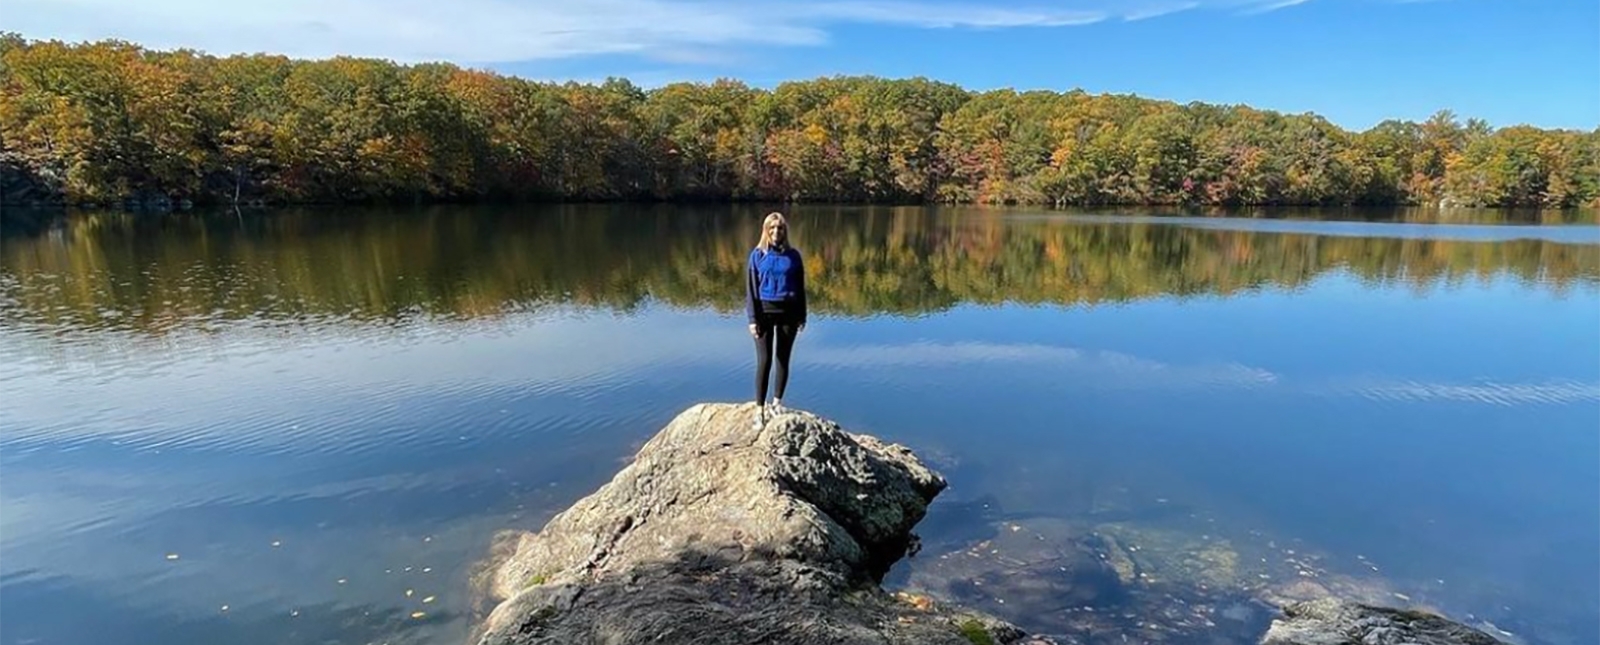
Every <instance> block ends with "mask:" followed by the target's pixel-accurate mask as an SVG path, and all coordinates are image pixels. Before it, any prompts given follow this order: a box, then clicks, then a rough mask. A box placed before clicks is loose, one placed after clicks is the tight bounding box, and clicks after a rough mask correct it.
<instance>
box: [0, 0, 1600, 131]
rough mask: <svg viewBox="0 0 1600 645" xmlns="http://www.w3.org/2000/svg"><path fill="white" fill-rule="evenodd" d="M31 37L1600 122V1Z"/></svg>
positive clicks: (1380, 1)
mask: <svg viewBox="0 0 1600 645" xmlns="http://www.w3.org/2000/svg"><path fill="white" fill-rule="evenodd" d="M0 6H3V7H4V9H3V11H0V13H3V14H4V15H5V16H6V23H7V24H6V25H5V26H3V27H0V28H3V29H7V30H12V31H18V32H20V33H22V34H23V35H24V36H26V37H31V38H61V39H66V40H84V39H97V38H106V37H115V38H122V39H126V40H131V41H134V42H138V43H141V44H145V45H148V46H151V47H159V48H171V47H191V48H196V49H201V50H204V51H208V52H212V53H216V54H228V53H234V52H257V51H266V52H273V53H284V54H288V55H291V56H297V57H309V58H319V57H325V56H330V55H335V54H351V55H358V56H377V57H382V58H389V59H393V60H397V61H401V62H416V61H424V60H449V61H452V62H456V63H458V64H462V65H467V66H472V67H486V68H491V69H495V70H498V71H501V72H505V73H510V74H517V75H522V76H527V77H530V78H538V79H555V80H564V79H577V80H583V81H598V80H600V79H603V78H605V77H606V76H623V77H627V78H629V79H632V80H633V81H634V82H636V83H639V84H640V85H644V86H647V87H649V86H655V85H659V84H662V83H666V82H671V81H678V80H688V81H706V80H712V79H715V78H718V77H729V78H738V79H741V80H744V81H746V82H748V83H751V84H753V85H758V86H762V87H770V86H772V85H774V84H776V83H778V82H781V81H785V80H791V79H806V78H815V77H817V76H825V75H833V74H873V75H879V76H888V77H906V76H925V77H929V78H933V79H937V80H942V81H948V82H951V83H956V84H958V85H961V86H963V87H966V88H969V89H979V90H981V89H990V88H1000V87H1014V88H1018V89H1052V90H1068V89H1073V88H1082V89H1085V90H1088V91H1090V92H1095V93H1099V92H1114V93H1132V94H1138V95H1140V96H1147V97H1152V98H1162V99H1170V100H1176V101H1180V102H1187V101H1204V102H1209V103H1244V104H1249V105H1253V106H1256V107H1262V108H1267V109H1274V110H1281V111H1287V112H1316V113H1318V114H1322V115H1324V116H1326V117H1328V118H1329V119H1331V120H1333V121H1334V122H1336V123H1338V124H1340V125H1342V126H1345V127H1347V128H1354V129H1361V128H1366V127H1369V126H1371V125H1373V124H1375V123H1377V122H1378V121H1381V120H1383V119H1386V118H1402V119H1412V120H1421V119H1425V118H1427V117H1428V115H1430V114H1432V113H1433V112H1434V111H1436V110H1439V109H1450V110H1453V111H1454V112H1456V113H1457V114H1458V115H1460V116H1462V117H1463V118H1465V117H1479V118H1483V119H1486V120H1487V121H1489V122H1490V124H1491V125H1494V126H1497V127H1499V126H1506V125H1513V124H1519V123H1527V124H1532V125H1537V126H1541V127H1566V128H1580V129H1585V130H1587V129H1593V128H1596V127H1600V2H1596V1H1595V0H1298V1H1296V0H1053V1H1032V0H996V1H993V2H988V3H972V2H954V1H951V0H827V1H820V2H804V1H801V0H757V1H754V2H737V1H730V0H568V1H564V2H555V1H551V0H457V1H455V2H430V1H428V0H278V1H276V2H260V3H220V2H214V1H213V0H140V1H139V2H127V1H126V0H0Z"/></svg>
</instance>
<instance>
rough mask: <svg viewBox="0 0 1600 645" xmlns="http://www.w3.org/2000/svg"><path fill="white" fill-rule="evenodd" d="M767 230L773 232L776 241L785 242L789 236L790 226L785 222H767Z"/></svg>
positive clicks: (773, 239) (773, 238)
mask: <svg viewBox="0 0 1600 645" xmlns="http://www.w3.org/2000/svg"><path fill="white" fill-rule="evenodd" d="M767 231H769V232H771V233H772V241H774V242H783V241H785V240H787V239H788V238H789V226H788V225H786V224H784V223H783V222H767Z"/></svg>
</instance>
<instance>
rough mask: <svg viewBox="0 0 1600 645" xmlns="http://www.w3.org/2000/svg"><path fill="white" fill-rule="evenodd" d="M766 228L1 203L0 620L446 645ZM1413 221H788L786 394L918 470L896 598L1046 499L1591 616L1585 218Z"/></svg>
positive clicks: (1593, 494)
mask: <svg viewBox="0 0 1600 645" xmlns="http://www.w3.org/2000/svg"><path fill="white" fill-rule="evenodd" d="M762 212H764V211H758V210H754V209H746V208H731V209H730V208H716V209H681V208H641V207H562V208H542V209H534V208H521V209H510V208H507V209H463V208H438V209H422V210H407V211H342V210H341V211H332V210H330V211H293V212H278V213H267V214H259V213H258V214H249V213H247V214H244V215H239V216H236V215H234V214H223V215H205V216H199V215H196V216H190V215H175V216H169V217H165V218H137V217H130V216H123V215H115V214H103V215H81V216H75V217H72V218H68V219H65V220H52V219H48V218H31V219H24V218H20V217H19V216H14V215H8V217H16V218H17V219H13V220H12V221H10V222H9V223H8V226H9V227H8V228H6V229H4V231H3V233H4V235H3V238H0V363H3V364H4V365H5V370H4V371H3V372H0V553H3V557H0V613H3V614H4V621H5V622H4V627H3V629H0V641H3V642H5V643H19V644H20V643H81V642H97V643H146V642H232V643H321V642H329V641H338V642H354V643H361V642H389V643H456V642H461V641H462V640H463V639H464V638H465V637H466V635H467V632H468V629H469V628H470V626H471V624H472V621H473V619H474V617H473V616H472V613H471V612H472V611H473V604H472V598H471V597H470V589H471V587H470V585H469V580H470V577H471V575H472V573H473V569H472V567H473V565H474V564H475V563H476V562H478V561H479V560H480V559H481V558H482V557H483V556H484V555H485V553H486V550H487V548H488V546H489V544H490V542H491V539H492V537H493V535H494V534H495V532H496V531H499V530H501V529H505V528H537V527H538V526H539V525H540V524H541V523H542V521H543V520H544V519H546V518H548V517H549V516H550V515H551V514H552V513H554V512H555V511H557V510H559V509H561V508H563V507H564V506H565V505H567V504H569V503H570V502H571V501H573V500H574V499H576V498H577V497H579V496H581V495H583V494H585V493H587V492H589V491H590V490H593V488H594V487H595V486H597V485H599V484H600V483H602V482H604V481H605V480H606V479H608V478H609V477H610V476H611V474H612V473H613V472H614V471H615V470H616V469H617V468H618V467H619V465H620V464H621V463H622V461H623V460H624V459H626V458H627V456H628V455H629V454H631V453H632V451H633V450H635V449H636V448H637V447H638V445H639V444H640V443H642V442H643V441H644V440H645V439H646V438H648V437H649V436H650V435H651V434H653V433H654V432H655V431H656V430H657V429H659V427H660V426H662V425H663V424H665V423H666V422H667V421H668V420H669V419H670V418H671V417H672V416H673V415H675V414H676V413H677V412H679V411H681V410H682V409H683V408H685V407H687V406H688V405H690V404H692V403H694V402H697V401H704V400H740V399H743V398H746V397H748V396H750V394H749V392H750V390H751V384H750V376H749V371H750V368H751V364H752V358H753V356H752V352H751V351H750V350H751V347H750V343H749V339H748V336H747V335H745V333H744V331H743V324H742V316H741V313H740V311H739V307H740V300H739V299H740V296H741V293H740V291H739V287H738V285H739V284H740V283H739V281H738V275H739V269H740V263H741V262H742V260H743V259H744V255H745V253H746V250H747V249H748V248H749V245H750V244H751V243H752V240H753V239H754V236H755V234H756V224H757V223H758V221H759V215H760V214H761V213H762ZM1402 219H1404V220H1405V221H1401V222H1385V221H1343V222H1329V223H1324V222H1315V221H1309V220H1306V219H1299V218H1291V219H1268V220H1261V219H1217V218H1159V217H1147V216H1131V215H1130V216H1117V215H1112V216H1106V215H1101V214H1094V215H1088V214H1074V215H1062V214H1047V213H1037V212H1029V211H965V210H948V209H945V210H923V209H904V208H902V209H825V208H800V209H796V210H795V211H794V212H793V217H792V223H793V227H794V235H795V238H796V242H797V243H798V244H799V245H800V247H801V248H802V249H803V250H804V251H805V252H806V253H807V257H808V260H809V261H810V263H811V264H812V265H813V272H814V273H813V282H814V286H813V288H814V289H815V291H814V293H813V300H814V302H815V303H816V304H814V305H813V307H814V308H815V309H816V310H817V312H818V313H817V314H816V315H815V316H814V320H813V323H812V325H811V326H810V327H808V330H807V332H806V334H805V335H804V336H803V337H802V339H801V341H800V344H799V345H798V346H797V348H796V354H795V356H796V373H795V376H794V379H793V381H792V385H791V393H790V395H789V397H787V399H788V402H789V403H790V404H791V405H794V406H799V407H804V408H807V409H810V410H813V411H816V412H819V413H822V414H824V415H827V416H830V417H833V418H835V419H837V420H839V421H840V422H841V423H843V424H845V425H846V426H847V427H849V428H851V429H854V430H860V431H865V432H871V433H874V434H878V435H880V436H884V437H886V438H889V439H892V440H895V441H901V442H904V443H907V444H908V445H911V446H912V447H913V448H914V449H916V450H918V452H919V453H920V454H923V455H924V456H925V457H926V458H927V459H928V460H929V461H931V462H933V463H934V464H935V465H937V466H938V467H939V468H940V470H941V472H943V473H944V474H945V475H946V476H947V477H948V478H949V479H950V481H951V484H952V486H951V488H950V490H949V491H947V492H946V493H945V494H944V496H942V497H941V498H940V500H939V501H938V503H937V504H936V505H935V508H934V511H933V512H932V513H931V514H930V516H929V518H928V520H927V521H926V522H925V523H924V527H923V530H922V534H923V538H924V542H925V543H926V544H927V545H929V546H928V547H927V548H925V550H924V552H923V555H921V556H919V558H918V559H917V560H913V561H910V562H907V563H904V564H903V565H902V567H901V568H900V570H899V571H898V573H897V574H896V576H894V578H893V581H894V582H895V583H896V584H908V583H909V582H914V581H915V580H916V579H917V578H916V576H917V574H918V571H919V567H922V568H926V567H931V566H933V564H932V562H934V560H935V559H936V557H937V555H939V554H940V553H941V550H943V551H952V552H953V551H954V550H958V549H961V548H965V547H966V546H969V545H970V543H971V540H972V539H975V538H974V537H973V536H981V534H982V533H983V530H984V527H992V526H996V525H1001V526H1004V525H1008V523H1016V524H1019V525H1026V526H1030V527H1031V526H1047V525H1049V521H1055V520H1060V521H1064V522H1071V523H1075V524H1074V525H1083V526H1096V527H1100V528H1101V529H1103V530H1107V531H1121V533H1117V534H1118V535H1122V536H1125V539H1129V540H1133V541H1136V542H1139V543H1140V544H1145V545H1147V546H1145V548H1146V549H1160V548H1162V541H1161V540H1160V539H1157V538H1156V537H1153V536H1181V537H1183V539H1193V540H1202V541H1207V543H1208V544H1212V543H1217V544H1226V545H1227V547H1226V548H1227V550H1228V552H1229V553H1232V554H1233V555H1232V556H1229V557H1231V558H1234V559H1235V560H1237V563H1236V564H1237V569H1238V571H1237V572H1236V574H1237V575H1236V577H1237V578H1239V579H1242V580H1246V581H1258V580H1259V581H1261V582H1259V583H1253V584H1256V585H1257V586H1258V587H1262V588H1267V587H1270V586H1271V585H1274V584H1278V583H1279V581H1280V580H1281V579H1282V578H1283V577H1284V576H1291V577H1292V576H1295V575H1296V574H1297V573H1298V572H1299V571H1303V570H1305V569H1307V568H1313V567H1312V565H1310V564H1308V562H1311V561H1315V562H1316V563H1317V564H1316V565H1315V567H1314V568H1317V569H1318V571H1317V572H1316V573H1317V575H1318V576H1326V577H1325V578H1318V580H1321V581H1323V582H1325V583H1326V584H1328V585H1330V586H1331V585H1332V583H1331V582H1328V581H1331V580H1334V579H1338V580H1340V581H1342V583H1344V584H1350V585H1354V586H1356V587H1359V588H1360V589H1362V590H1365V591H1368V592H1371V593H1374V594H1385V595H1387V596H1389V597H1391V599H1392V600H1393V601H1394V602H1397V603H1400V602H1402V601H1401V600H1400V599H1402V598H1403V599H1405V600H1404V601H1403V602H1404V603H1413V604H1419V605H1423V606H1428V607H1434V608H1438V609H1440V610H1443V611H1446V612H1449V613H1450V614H1451V615H1452V616H1455V617H1457V618H1462V619H1467V620H1471V621H1473V622H1474V623H1475V624H1487V625H1493V627H1494V628H1498V629H1503V630H1505V631H1506V632H1508V633H1511V634H1514V635H1515V636H1514V638H1517V639H1521V640H1523V641H1525V642H1528V643H1579V642H1587V641H1588V640H1589V639H1590V638H1592V636H1593V635H1594V634H1595V633H1596V632H1597V631H1600V617H1597V615H1596V611H1595V607H1597V606H1600V584H1597V581H1596V579H1595V577H1594V572H1595V571H1596V570H1600V459H1597V455H1600V433H1597V432H1596V430H1597V426H1600V361H1597V358H1600V337H1597V333H1596V330H1600V227H1596V226H1595V225H1594V224H1593V221H1592V218H1591V219H1588V220H1583V221H1580V222H1578V223H1572V222H1568V221H1564V220H1557V221H1553V222H1552V221H1537V220H1536V221H1533V222H1525V223H1517V222H1515V221H1498V220H1496V221H1492V222H1490V221H1485V220H1483V219H1481V218H1480V219H1477V220H1472V221H1466V222H1453V221H1448V220H1440V219H1439V218H1433V219H1430V220H1428V221H1424V222H1421V223H1419V222H1417V221H1415V220H1414V219H1412V218H1402ZM1126 536H1132V537H1126ZM1219 540H1220V541H1222V542H1217V541H1219ZM930 556H931V557H930ZM1257 560H1260V562H1259V563H1257V562H1256V561H1257ZM1286 562H1287V563H1288V564H1285V563H1286ZM1016 605H1017V603H1015V602H1014V603H1013V604H1012V606H1011V607H1010V608H1008V607H1005V606H1003V605H999V604H994V605H989V606H987V607H986V608H989V609H993V610H995V611H998V612H1001V613H1006V612H1010V613H1011V614H1013V615H1012V616H1010V617H1012V618H1013V619H1016V620H1019V621H1020V622H1023V623H1024V624H1025V626H1026V625H1028V623H1029V621H1030V620H1032V621H1034V622H1035V625H1034V626H1035V627H1036V628H1039V629H1049V628H1052V625H1053V624H1052V623H1050V621H1049V620H1047V618H1048V617H1047V616H1045V614H1044V613H1039V612H1030V611H1027V610H1024V609H1021V608H1018V607H1017V606H1016ZM1229 611H1234V610H1231V609H1230V610H1229ZM417 612H421V614H420V615H418V614H417ZM1030 614H1031V615H1030Z"/></svg>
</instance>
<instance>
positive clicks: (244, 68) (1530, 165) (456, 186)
mask: <svg viewBox="0 0 1600 645" xmlns="http://www.w3.org/2000/svg"><path fill="white" fill-rule="evenodd" d="M1065 81H1066V79H1064V82H1065ZM1373 100H1381V99H1380V98H1379V97H1374V98H1373ZM0 141H3V144H4V145H3V147H0V190H3V192H4V194H3V195H0V196H3V197H4V199H5V201H6V202H7V203H12V204H17V203H35V204H37V203H48V204H75V205H128V204H133V205H144V204H150V203H163V204H165V203H169V202H170V203H173V204H180V203H181V204H236V203H248V204H296V203H298V204H313V203H373V202H475V201H780V202H829V203H868V204H891V203H893V204H932V203H946V204H1036V205H1045V206H1058V207H1061V206H1084V205H1130V204H1142V205H1179V206H1184V205H1192V206H1223V207H1227V206H1244V205H1306V206H1332V205H1341V206H1342V205H1387V206H1395V205H1428V206H1439V205H1444V206H1452V205H1459V206H1491V207H1531V208H1572V207H1595V206H1600V127H1597V128H1596V129H1595V130H1591V131H1587V132H1585V131H1572V130H1552V129H1543V128H1537V127H1532V126H1527V125H1510V126H1507V127H1500V128H1495V127H1491V126H1490V125H1489V124H1487V123H1485V122H1484V121H1482V120H1479V119H1471V118H1468V119H1465V120H1463V119H1461V118H1459V117H1458V116H1457V115H1455V114H1454V113H1452V112H1450V111H1440V112H1438V113H1436V114H1434V115H1433V116H1432V117H1431V118H1429V119H1427V120H1426V121H1423V122H1420V123H1417V122H1410V121H1400V120H1391V121H1385V122H1383V123H1380V124H1377V125H1375V126H1373V127H1371V128H1370V129H1367V130H1364V131H1358V132H1356V131H1348V130H1346V129H1343V128H1341V127H1339V126H1337V125H1335V124H1333V123H1331V122H1329V121H1328V120H1327V119H1325V118H1322V117H1320V116H1317V115H1314V114H1283V113H1278V112H1273V111H1268V110H1261V109H1255V108H1251V107H1248V106H1242V105H1213V104H1205V103H1186V104H1179V103H1173V102H1167V101H1158V100H1151V99H1146V98H1140V97H1137V96H1129V95H1108V94H1090V93H1086V92H1084V91H1079V90H1073V91H1060V92H1058V91H1046V90H1030V91H1017V90H993V91H983V92H975V91H969V90H966V89H963V88H961V87H958V86H955V85H952V84H948V83H942V82H938V81H935V80H929V79H924V78H911V79H885V78H876V77H843V76H841V77H828V78H817V79H811V80H797V81H791V82H785V83H781V84H778V85H776V86H775V87H773V88H772V89H763V88H757V87H752V86H749V85H747V84H745V83H742V82H740V81H737V80H729V79H724V80H719V81H716V82H712V83H675V84H669V85H665V86H662V87H657V88H652V89H648V90H647V89H643V88H640V87H638V86H636V85H634V84H633V83H631V82H629V81H627V80H625V79H615V78H613V79H609V80H607V81H605V82H603V83H599V84H593V83H588V84H586V83H577V82H566V83H555V82H541V81H533V80H527V79H522V78H517V77H512V76H506V75H500V74H496V73H492V72H488V71H481V70H475V69H466V68H461V67H458V66H455V65H450V64H442V63H440V64H418V65H400V64H396V63H392V62H388V61H383V60H374V59H359V58H334V59H329V60H316V61H308V60H295V59H290V58H287V57H284V56H275V55H265V54H261V55H249V56H228V57H218V56H212V55H207V54H204V53H201V52H195V51H187V50H178V51H155V50H151V49H147V48H144V47H141V46H138V45H136V44H131V43H126V42H120V41H100V42H86V43H63V42H58V41H36V40H26V39H24V38H22V37H21V36H19V35H16V34H10V33H7V34H0Z"/></svg>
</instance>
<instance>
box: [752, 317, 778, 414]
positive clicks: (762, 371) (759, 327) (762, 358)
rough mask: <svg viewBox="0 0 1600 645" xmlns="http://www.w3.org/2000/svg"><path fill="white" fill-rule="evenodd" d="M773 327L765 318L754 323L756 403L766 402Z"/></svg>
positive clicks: (764, 403)
mask: <svg viewBox="0 0 1600 645" xmlns="http://www.w3.org/2000/svg"><path fill="white" fill-rule="evenodd" d="M773 327H774V325H773V324H772V323H770V322H767V321H765V320H763V321H760V322H757V323H756V334H757V335H756V405H766V404H767V376H768V375H770V374H771V373H772V340H773V339H772V337H773V336H775V335H776V334H775V333H774V332H773ZM780 373H781V372H780Z"/></svg>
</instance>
